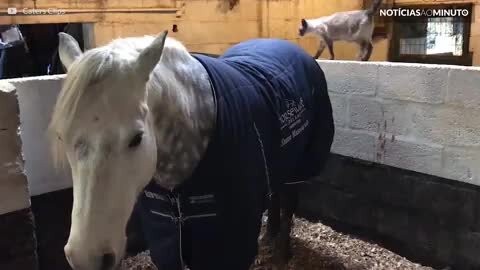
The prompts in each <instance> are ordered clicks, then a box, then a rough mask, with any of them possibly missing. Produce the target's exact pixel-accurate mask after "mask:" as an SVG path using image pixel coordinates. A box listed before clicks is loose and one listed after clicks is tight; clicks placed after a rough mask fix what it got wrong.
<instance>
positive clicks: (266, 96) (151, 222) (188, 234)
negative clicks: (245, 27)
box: [49, 31, 334, 270]
mask: <svg viewBox="0 0 480 270" xmlns="http://www.w3.org/2000/svg"><path fill="white" fill-rule="evenodd" d="M59 55H60V59H61V61H62V64H63V65H64V66H65V67H66V68H67V70H68V72H67V76H66V78H65V81H64V85H63V88H62V90H61V92H60V94H59V96H58V99H57V102H56V105H55V108H54V112H53V115H52V119H51V122H50V125H49V135H50V143H51V147H52V153H54V160H55V161H57V162H56V163H57V164H58V165H60V164H59V163H61V162H63V163H64V164H65V165H68V166H69V167H70V168H71V172H72V178H73V193H74V200H73V209H72V224H71V230H70V235H69V239H68V242H67V244H66V246H65V255H66V257H67V260H68V261H69V263H70V265H71V266H72V267H73V268H74V269H76V270H77V269H89V270H110V269H115V268H116V267H117V266H118V265H119V263H120V261H121V259H122V258H123V256H124V251H125V247H126V244H127V239H126V237H125V231H126V229H127V223H128V221H129V220H131V214H132V212H136V211H138V212H137V213H138V214H139V217H140V220H141V222H140V223H141V228H142V230H143V234H144V239H145V240H146V242H147V247H148V249H149V250H150V255H151V257H152V260H153V262H154V264H155V265H156V266H157V267H158V268H159V269H184V268H185V267H189V268H190V269H192V270H203V269H205V270H225V269H229V270H247V269H249V267H250V266H251V265H252V264H253V262H254V259H255V256H256V255H257V252H258V238H259V235H260V228H261V223H262V216H263V213H264V212H265V211H266V210H268V216H269V219H268V220H269V221H268V226H267V227H268V230H267V231H268V232H267V237H266V240H267V241H268V242H269V243H270V244H271V245H272V246H273V253H274V258H276V262H277V263H278V265H279V266H280V267H284V266H285V265H286V263H287V261H288V258H289V253H290V252H289V248H290V244H289V239H290V238H289V237H290V230H291V225H292V215H293V214H294V211H295V209H296V205H297V201H298V196H299V195H298V184H299V183H302V182H305V181H308V180H309V179H311V178H312V177H314V176H316V175H318V174H320V172H321V171H322V169H323V167H324V165H325V162H326V160H327V158H328V156H329V154H330V147H331V145H332V141H333V136H334V122H333V115H332V106H331V103H330V99H329V95H328V89H327V83H326V80H325V76H324V73H323V71H322V70H321V68H320V66H319V65H318V63H317V62H316V61H315V59H313V58H312V57H311V56H309V55H308V54H307V53H306V52H305V51H304V50H303V49H302V48H300V47H299V46H297V45H295V44H293V43H291V42H289V41H285V40H279V39H253V40H249V41H245V42H242V43H239V44H237V45H235V46H233V47H232V48H230V49H229V50H227V52H225V53H224V54H223V55H222V56H220V57H218V58H213V57H209V56H206V55H201V54H194V53H190V52H188V50H187V49H186V48H185V46H184V45H183V44H182V43H181V42H179V41H178V40H175V39H173V38H167V32H166V31H165V32H163V33H162V34H161V35H159V36H158V37H151V36H144V37H132V38H123V39H118V40H114V41H112V42H111V43H109V44H107V45H105V46H102V47H98V48H94V49H91V50H88V51H86V52H82V50H81V49H80V47H79V45H78V42H77V41H76V40H75V39H74V38H73V37H71V36H69V35H67V34H64V33H61V34H60V44H59ZM134 208H136V209H134ZM131 224H132V223H131Z"/></svg>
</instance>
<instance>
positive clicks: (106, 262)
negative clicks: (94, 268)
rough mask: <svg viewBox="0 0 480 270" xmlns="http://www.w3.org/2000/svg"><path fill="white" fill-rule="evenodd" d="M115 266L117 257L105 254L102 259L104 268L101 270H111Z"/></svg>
mask: <svg viewBox="0 0 480 270" xmlns="http://www.w3.org/2000/svg"><path fill="white" fill-rule="evenodd" d="M114 264H115V255H113V253H105V254H103V257H102V267H101V268H100V269H101V270H110V269H112V268H113V266H114Z"/></svg>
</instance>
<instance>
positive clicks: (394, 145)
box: [10, 61, 480, 195]
mask: <svg viewBox="0 0 480 270" xmlns="http://www.w3.org/2000/svg"><path fill="white" fill-rule="evenodd" d="M319 63H320V65H321V67H322V68H323V69H324V71H325V74H326V77H327V81H328V86H329V91H330V95H331V99H332V104H333V107H334V114H335V122H336V127H337V128H336V136H335V141H334V145H333V149H332V151H333V152H334V153H337V154H341V155H345V156H351V157H355V158H359V159H364V160H368V161H374V162H378V163H382V164H386V165H390V166H394V167H399V168H404V169H408V170H412V171H417V172H422V173H427V174H431V175H436V176H440V177H446V178H450V179H454V180H459V181H463V182H468V183H473V184H476V185H480V68H465V67H453V66H437V65H421V64H400V63H388V62H355V61H319ZM62 79H63V75H62V76H44V77H34V78H26V79H20V80H10V82H12V83H13V84H14V85H15V86H16V87H17V91H18V99H19V103H20V117H21V122H22V126H21V138H22V140H23V151H24V158H25V169H26V173H27V176H28V181H29V185H30V193H31V194H32V195H37V194H42V193H45V192H50V191H54V190H59V189H63V188H67V187H70V186H71V178H70V177H69V176H68V175H67V176H65V175H64V176H62V175H60V174H59V173H57V172H56V171H55V170H54V169H53V167H52V164H51V159H50V156H49V152H48V145H47V141H46V136H45V135H46V134H45V131H46V127H47V125H48V121H49V118H50V114H51V110H52V108H53V104H54V103H55V98H56V96H57V94H58V92H59V90H60V87H61V83H62Z"/></svg>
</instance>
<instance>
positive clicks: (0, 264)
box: [0, 81, 37, 270]
mask: <svg viewBox="0 0 480 270" xmlns="http://www.w3.org/2000/svg"><path fill="white" fill-rule="evenodd" d="M19 112H20V111H19V106H18V100H17V91H16V88H15V86H14V85H12V84H10V83H7V82H4V81H1V82H0V236H1V237H0V239H1V240H0V269H2V270H17V269H18V270H24V269H25V270H27V269H32V270H35V269H36V267H37V255H36V254H37V253H36V240H35V233H34V227H35V223H34V219H33V215H32V211H31V209H30V196H29V191H28V183H27V177H26V175H25V174H24V159H23V155H22V141H21V139H20V132H19V131H20V116H19Z"/></svg>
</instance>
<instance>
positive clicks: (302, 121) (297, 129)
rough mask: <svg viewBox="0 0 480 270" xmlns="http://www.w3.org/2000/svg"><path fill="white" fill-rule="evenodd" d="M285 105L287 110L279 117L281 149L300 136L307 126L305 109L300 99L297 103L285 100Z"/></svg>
mask: <svg viewBox="0 0 480 270" xmlns="http://www.w3.org/2000/svg"><path fill="white" fill-rule="evenodd" d="M285 104H286V107H287V110H286V111H284V112H283V113H281V114H280V117H279V121H280V130H281V132H282V139H281V144H280V146H281V147H283V146H285V145H286V144H288V143H289V142H290V141H292V139H293V138H295V137H297V136H298V135H299V134H301V133H302V132H303V131H304V130H305V128H306V127H307V126H308V125H309V122H308V119H306V117H305V110H306V109H305V104H304V103H303V99H302V98H300V99H299V101H298V102H297V101H295V100H290V99H287V100H286V101H285Z"/></svg>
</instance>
